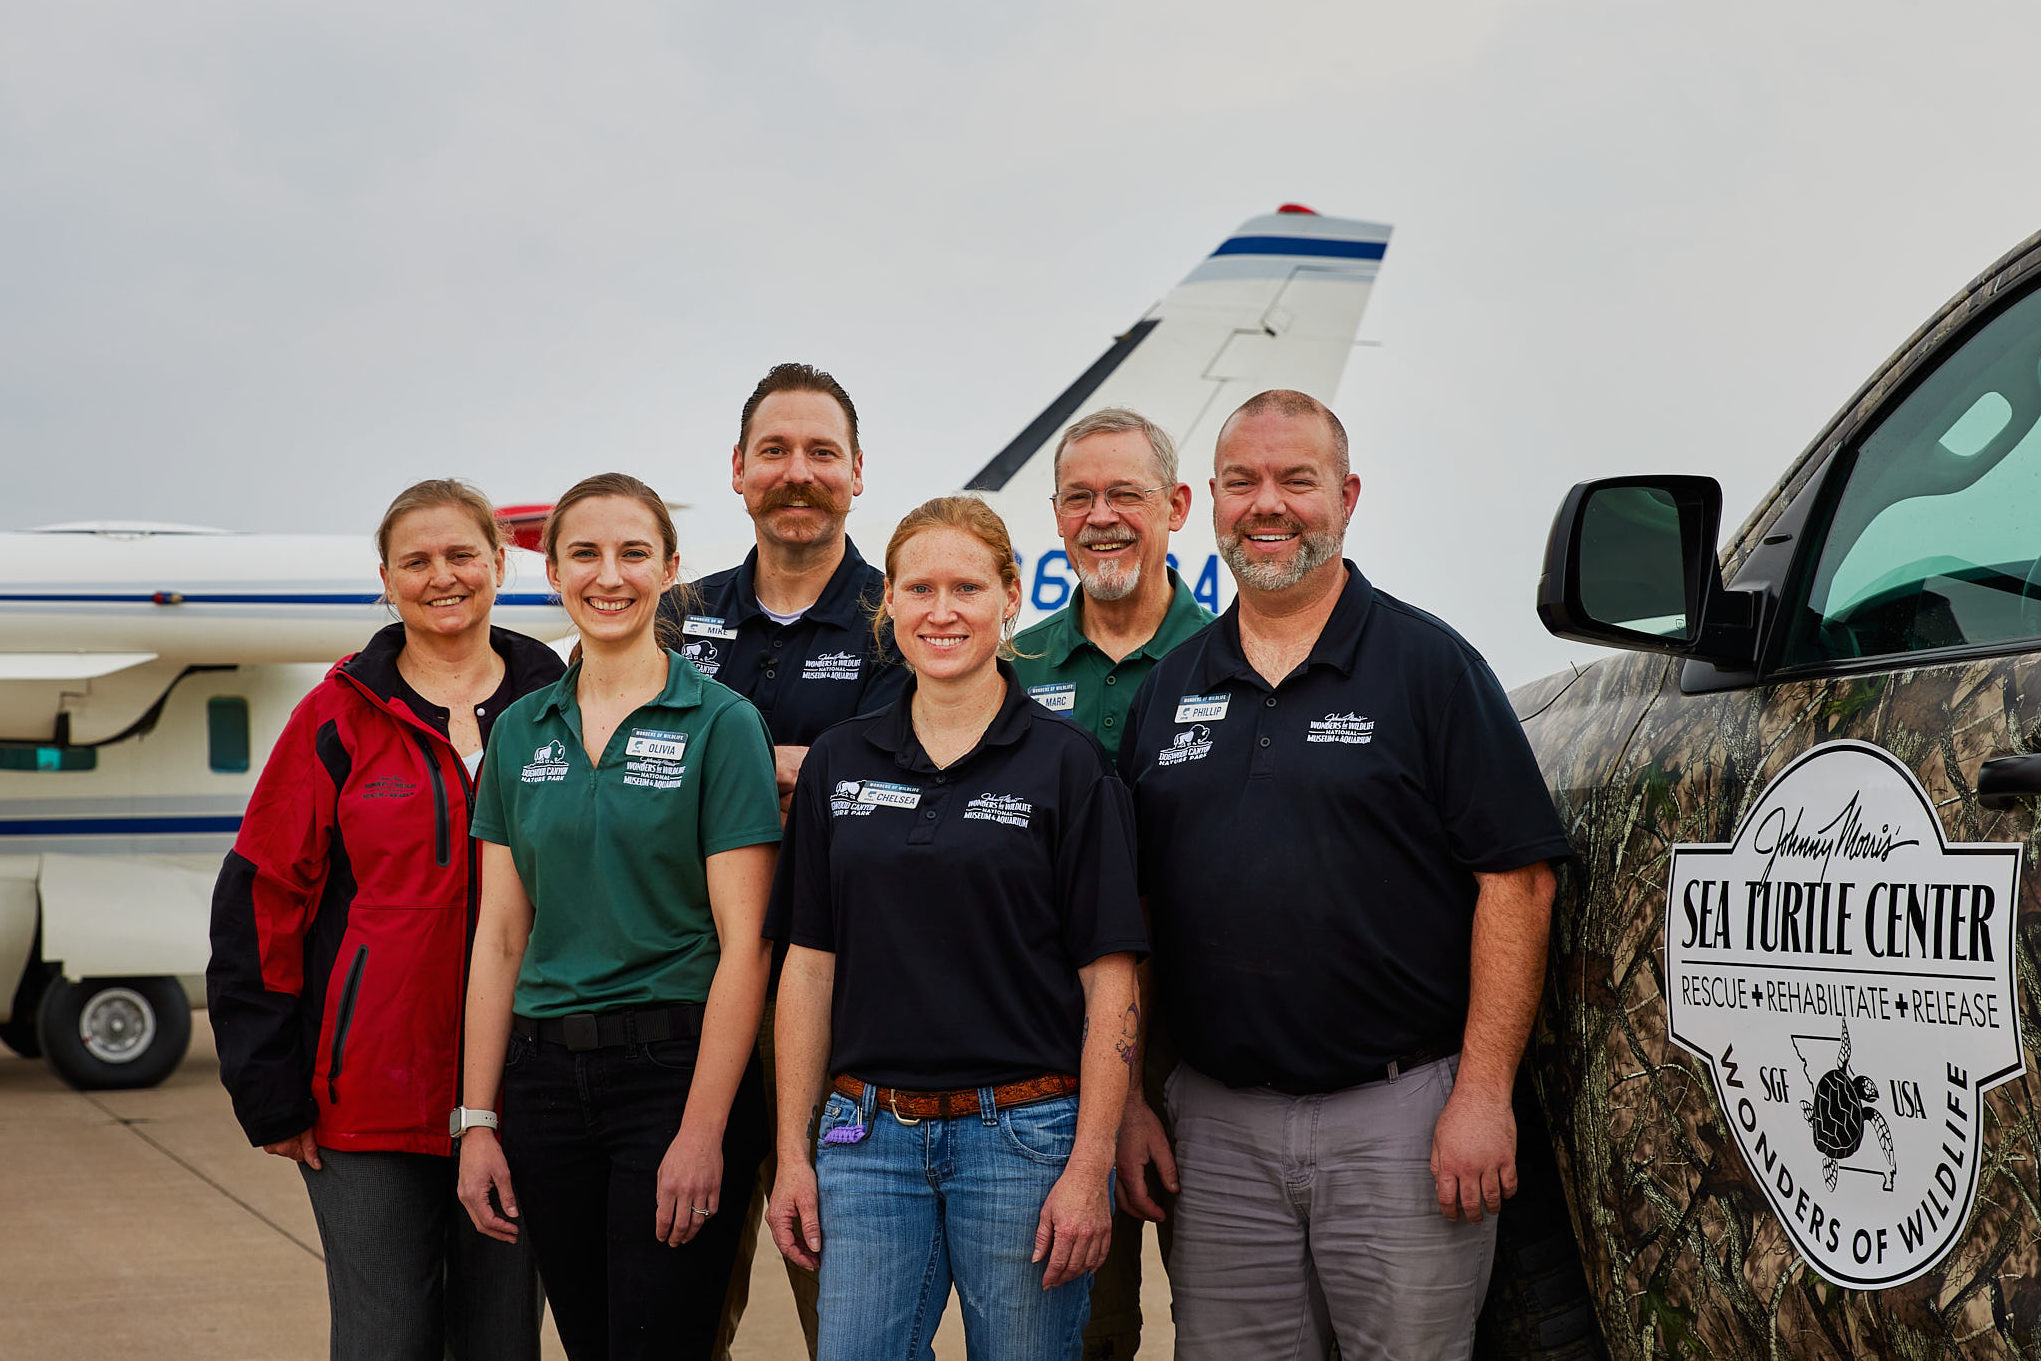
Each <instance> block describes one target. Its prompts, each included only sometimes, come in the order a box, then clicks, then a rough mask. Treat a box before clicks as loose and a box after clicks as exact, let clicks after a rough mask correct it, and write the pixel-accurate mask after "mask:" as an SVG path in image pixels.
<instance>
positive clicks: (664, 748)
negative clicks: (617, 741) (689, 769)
mask: <svg viewBox="0 0 2041 1361" xmlns="http://www.w3.org/2000/svg"><path fill="white" fill-rule="evenodd" d="M686 754H687V734H686V733H684V732H652V731H650V730H649V729H646V728H633V729H631V739H630V741H628V742H626V743H624V755H626V756H656V757H658V758H660V759H661V760H665V761H678V760H680V759H681V758H682V757H683V756H685V755H686Z"/></svg>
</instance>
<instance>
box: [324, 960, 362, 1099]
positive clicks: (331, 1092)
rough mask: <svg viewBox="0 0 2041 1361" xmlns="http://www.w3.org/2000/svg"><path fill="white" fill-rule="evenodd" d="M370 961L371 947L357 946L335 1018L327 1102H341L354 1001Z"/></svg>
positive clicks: (327, 1069) (327, 1079) (327, 1075)
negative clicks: (341, 1068) (341, 1066)
mask: <svg viewBox="0 0 2041 1361" xmlns="http://www.w3.org/2000/svg"><path fill="white" fill-rule="evenodd" d="M368 962H369V947H368V946H366V945H359V946H356V947H355V951H354V963H352V964H350V965H348V966H347V982H346V983H345V984H344V985H342V987H341V989H340V1011H339V1012H338V1013H337V1014H336V1015H335V1016H334V1018H333V1056H332V1062H330V1063H328V1064H327V1065H326V1104H327V1105H329V1106H333V1105H338V1104H339V1102H340V1064H341V1060H342V1059H343V1058H345V1057H346V1054H347V1032H348V1029H349V1027H351V1026H352V1025H353V1024H354V1001H355V997H356V995H357V994H359V993H360V992H361V971H362V969H363V968H364V967H365V966H366V965H367V964H368Z"/></svg>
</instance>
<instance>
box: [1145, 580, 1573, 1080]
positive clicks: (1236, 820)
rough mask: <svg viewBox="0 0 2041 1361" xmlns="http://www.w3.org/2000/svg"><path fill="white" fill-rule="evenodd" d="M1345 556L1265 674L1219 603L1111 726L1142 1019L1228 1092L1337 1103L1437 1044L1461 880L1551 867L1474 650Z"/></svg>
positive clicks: (1544, 799) (1517, 746)
mask: <svg viewBox="0 0 2041 1361" xmlns="http://www.w3.org/2000/svg"><path fill="white" fill-rule="evenodd" d="M1346 567H1347V582H1346V587H1345V589H1344V590H1343V591H1342V592H1341V594H1340V598H1339V602H1338V604H1337V605H1336V606H1335V607H1334V609H1333V612H1332V615H1331V617H1330V618H1329V619H1327V621H1326V624H1325V628H1324V630H1323V631H1322V632H1321V633H1320V635H1319V638H1318V642H1317V643H1316V645H1315V646H1314V647H1313V648H1312V650H1311V654H1310V656H1308V657H1307V658H1306V659H1305V660H1304V663H1303V664H1302V665H1301V666H1299V667H1298V668H1297V669H1296V670H1295V671H1293V672H1291V673H1290V674H1289V675H1288V676H1286V677H1284V678H1283V682H1282V684H1280V685H1278V686H1276V687H1275V688H1274V689H1270V688H1269V685H1268V683H1267V682H1266V681H1264V680H1263V679H1262V678H1261V676H1260V675H1258V674H1257V673H1256V672H1255V670H1254V668H1253V667H1252V666H1250V665H1249V664H1248V662H1247V659H1246V657H1245V656H1244V655H1243V654H1242V652H1241V647H1240V614H1239V608H1240V607H1239V605H1238V604H1237V603H1236V604H1235V605H1234V606H1233V608H1231V609H1229V610H1228V611H1227V612H1226V613H1225V614H1224V615H1222V616H1221V617H1220V618H1219V619H1218V620H1217V622H1215V623H1213V624H1212V625H1211V627H1209V628H1207V629H1205V630H1204V631H1203V632H1202V633H1200V634H1198V635H1197V636H1195V637H1193V638H1192V639H1190V640H1189V641H1188V642H1186V643H1184V644H1183V645H1182V646H1181V647H1179V648H1177V649H1176V650H1175V651H1174V652H1172V653H1170V654H1169V656H1167V657H1165V658H1164V659H1163V660H1162V661H1161V662H1159V663H1157V665H1156V667H1155V670H1154V671H1152V672H1150V673H1149V676H1148V680H1147V681H1146V682H1145V683H1144V684H1143V685H1142V687H1141V691H1140V693H1139V694H1138V695H1137V696H1135V699H1134V704H1133V706H1132V708H1131V709H1130V711H1129V712H1128V716H1127V738H1126V740H1125V741H1124V743H1123V744H1122V746H1121V748H1120V769H1121V773H1122V775H1124V776H1125V778H1126V781H1127V784H1128V785H1129V787H1130V788H1131V789H1132V791H1133V796H1134V807H1135V815H1136V826H1137V828H1138V829H1139V834H1140V845H1141V887H1142V892H1143V893H1144V894H1146V895H1147V897H1148V904H1149V912H1150V921H1151V924H1152V927H1153V930H1154V938H1155V956H1154V959H1155V974H1156V978H1157V980H1158V983H1159V986H1160V990H1161V1002H1162V1008H1163V1014H1164V1016H1165V1018H1166V1020H1167V1023H1168V1026H1169V1030H1170V1033H1171V1034H1172V1035H1173V1036H1174V1037H1175V1039H1176V1042H1177V1046H1178V1049H1179V1051H1180V1052H1181V1053H1182V1055H1183V1058H1184V1061H1185V1062H1187V1063H1189V1064H1190V1065H1191V1066H1192V1067H1194V1068H1197V1069H1198V1070H1200V1071H1201V1072H1204V1073H1207V1074H1209V1075H1210V1076H1212V1077H1214V1078H1217V1079H1218V1080H1219V1081H1221V1082H1224V1083H1227V1084H1228V1085H1230V1086H1235V1087H1248V1086H1261V1085H1266V1086H1270V1087H1275V1088H1277V1089H1279V1090H1282V1091H1286V1092H1296V1093H1310V1092H1331V1091H1338V1090H1340V1089H1341V1088H1344V1087H1350V1086H1353V1085H1354V1084H1355V1083H1357V1082H1361V1081H1365V1080H1367V1078H1368V1077H1370V1076H1372V1075H1373V1071H1374V1070H1379V1068H1380V1067H1381V1065H1383V1064H1385V1063H1387V1062H1389V1061H1390V1060H1392V1059H1395V1058H1398V1057H1400V1056H1402V1055H1406V1054H1410V1053H1412V1052H1414V1051H1416V1050H1418V1049H1420V1048H1425V1047H1431V1046H1437V1047H1439V1048H1441V1049H1443V1050H1447V1051H1452V1050H1457V1049H1458V1048H1459V1046H1460V1038H1461V1034H1462V1032H1463V1031H1464V1030H1465V1028H1466V1022H1467V971H1468V964H1469V947H1470V943H1471V940H1472V929H1473V920H1474V901H1475V897H1476V893H1477V885H1476V882H1475V879H1474V872H1475V871H1477V870H1478V871H1482V872H1499V871H1504V870H1512V869H1518V868H1521V867H1522V866H1525V865H1528V864H1532V863H1534V862H1536V861H1540V860H1550V859H1554V858H1557V857H1563V856H1565V855H1567V854H1569V849H1568V846H1567V842H1566V835H1565V830H1564V828H1563V827H1562V826H1561V825H1560V822H1559V817H1558V814H1557V813H1556V812H1555V811H1554V810H1553V806H1552V800H1551V797H1550V795H1549V794H1548V793H1547V792H1546V788H1545V781H1544V778H1543V777H1542V776H1541V775H1540V774H1539V773H1538V765H1537V762H1536V760H1535V759H1534V758H1533V757H1532V755H1531V749H1530V745H1529V743H1527V742H1526V741H1525V740H1524V734H1523V729H1522V727H1521V725H1519V724H1518V722H1517V719H1516V715H1515V714H1514V713H1512V712H1511V710H1510V706H1509V701H1508V700H1507V699H1506V698H1505V697H1504V695H1503V691H1502V687H1501V685H1499V684H1498V683H1497V682H1496V679H1495V676H1494V674H1493V673H1492V672H1491V671H1490V670H1489V669H1488V665H1487V663H1485V662H1484V661H1483V660H1482V659H1481V654H1480V653H1478V652H1476V651H1475V650H1474V649H1473V648H1472V647H1471V646H1469V645H1468V643H1467V642H1466V641H1465V640H1464V639H1462V638H1461V637H1460V636H1459V635H1458V634H1457V633H1455V632H1453V630H1452V629H1451V628H1449V627H1447V626H1446V625H1445V624H1444V623H1442V622H1441V621H1439V620H1438V619H1435V618H1433V617H1432V616H1431V615H1429V614H1426V613H1425V612H1424V611H1422V610H1419V609H1415V608H1413V607H1412V606H1409V605H1406V604H1404V603H1403V602H1402V601H1400V600H1396V599H1394V598H1392V597H1391V596H1389V595H1387V594H1384V593H1383V592H1381V591H1378V590H1376V589H1375V588H1374V587H1373V586H1372V585H1370V584H1369V582H1368V579H1367V578H1366V577H1364V576H1362V575H1361V573H1360V569H1359V568H1357V567H1355V566H1354V565H1353V564H1352V563H1351V562H1349V563H1347V565H1346Z"/></svg>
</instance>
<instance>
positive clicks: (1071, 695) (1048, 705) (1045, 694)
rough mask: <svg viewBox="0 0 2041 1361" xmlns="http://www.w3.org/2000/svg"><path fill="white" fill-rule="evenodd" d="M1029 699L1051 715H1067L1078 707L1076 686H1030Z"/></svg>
mask: <svg viewBox="0 0 2041 1361" xmlns="http://www.w3.org/2000/svg"><path fill="white" fill-rule="evenodd" d="M1028 698H1029V699H1031V700H1033V701H1034V702H1035V703H1037V704H1039V705H1041V706H1042V707H1043V708H1044V709H1047V710H1048V711H1049V712H1050V713H1056V714H1067V713H1069V712H1070V711H1071V710H1072V709H1075V708H1076V707H1077V687H1076V686H1075V685H1030V686H1029V687H1028Z"/></svg>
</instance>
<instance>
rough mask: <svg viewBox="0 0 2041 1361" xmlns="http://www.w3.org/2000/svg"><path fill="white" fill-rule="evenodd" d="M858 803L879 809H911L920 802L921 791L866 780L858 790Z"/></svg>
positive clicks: (903, 785)
mask: <svg viewBox="0 0 2041 1361" xmlns="http://www.w3.org/2000/svg"><path fill="white" fill-rule="evenodd" d="M858 802H859V803H870V804H877V805H878V806H879V807H881V808H913V807H914V806H916V805H917V804H919V803H920V802H921V791H920V790H919V789H916V788H915V787H914V786H913V785H911V784H886V783H883V782H882V781H879V780H866V781H865V782H864V784H863V786H862V787H861V788H860V789H859V790H858Z"/></svg>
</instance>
